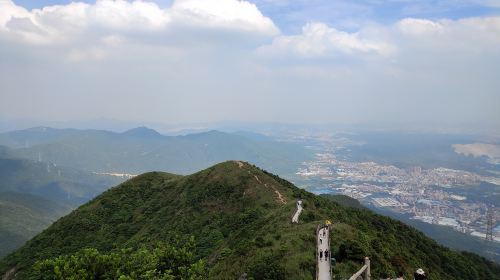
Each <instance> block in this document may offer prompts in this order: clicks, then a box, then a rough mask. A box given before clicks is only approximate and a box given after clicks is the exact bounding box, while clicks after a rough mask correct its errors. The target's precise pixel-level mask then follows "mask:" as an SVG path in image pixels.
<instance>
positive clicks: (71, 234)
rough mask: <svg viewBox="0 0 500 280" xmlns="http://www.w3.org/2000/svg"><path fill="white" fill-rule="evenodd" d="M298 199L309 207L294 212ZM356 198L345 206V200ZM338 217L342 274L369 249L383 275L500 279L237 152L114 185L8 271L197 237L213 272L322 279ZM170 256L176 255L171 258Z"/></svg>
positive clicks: (375, 272)
mask: <svg viewBox="0 0 500 280" xmlns="http://www.w3.org/2000/svg"><path fill="white" fill-rule="evenodd" d="M298 199H301V200H302V201H303V205H304V211H303V213H302V214H301V216H300V219H299V221H300V222H299V223H298V224H292V223H291V217H292V215H293V213H294V210H295V204H296V201H297V200H298ZM336 201H338V202H339V203H342V204H343V205H346V207H344V206H341V205H340V204H339V203H337V202H336ZM327 219H328V220H331V221H333V225H332V229H331V235H330V236H331V244H332V245H331V254H332V256H333V257H335V259H336V260H337V263H336V265H335V267H334V270H333V271H334V275H335V277H336V278H335V279H346V278H348V277H350V276H351V275H352V274H353V273H354V272H355V271H357V270H358V269H359V268H360V267H361V264H362V260H363V258H364V257H365V256H369V257H370V260H371V268H372V270H371V274H372V278H373V279H381V278H384V279H385V278H387V277H395V276H396V274H398V273H403V274H404V275H405V279H410V277H411V276H410V275H411V274H412V272H413V271H415V269H416V268H420V267H421V268H423V269H424V270H425V271H426V272H427V273H428V274H429V279H433V280H439V279H443V280H445V279H446V280H449V279H454V280H470V279H491V280H495V279H500V266H499V265H498V264H495V263H492V262H490V261H487V260H486V259H484V258H482V257H479V256H477V255H474V254H471V253H461V252H456V251H452V250H449V249H447V248H444V247H442V246H440V245H438V244H437V243H436V242H435V241H433V240H431V239H429V238H428V237H426V236H425V235H424V234H422V233H421V232H419V231H417V230H415V229H413V228H411V227H408V226H406V225H404V224H403V223H401V222H398V221H395V220H392V219H390V218H387V217H384V216H380V215H377V214H374V213H373V212H371V211H369V210H367V209H364V208H362V207H360V205H359V204H358V203H357V202H356V201H354V200H352V199H349V198H346V197H340V198H335V197H330V196H315V195H313V194H311V193H308V192H306V191H304V190H302V189H299V188H297V187H295V186H293V185H292V184H291V183H289V182H287V181H285V180H283V179H281V178H279V177H278V176H275V175H273V174H271V173H268V172H266V171H263V170H261V169H259V168H257V167H255V166H253V165H251V164H248V163H245V162H237V161H228V162H224V163H220V164H217V165H215V166H213V167H210V168H208V169H205V170H202V171H200V172H197V173H195V174H192V175H189V176H180V175H174V174H170V173H163V172H150V173H145V174H142V175H140V176H137V177H135V178H133V179H130V180H128V181H126V182H125V183H122V184H120V185H119V186H117V187H114V188H112V189H110V190H108V191H106V192H104V193H103V194H102V195H100V196H98V197H96V198H95V199H93V200H92V201H90V202H89V203H86V204H85V205H82V206H81V207H79V208H78V209H77V210H75V211H73V212H72V213H70V214H69V215H67V216H65V217H63V218H61V219H60V220H58V221H57V222H55V223H54V224H53V225H51V226H50V227H49V228H48V229H46V230H45V231H43V232H42V233H40V234H39V235H37V236H36V237H34V238H33V239H32V240H30V241H29V242H28V243H27V244H26V245H24V246H23V247H22V248H20V249H19V250H17V251H16V252H14V253H12V254H10V255H9V256H7V257H6V258H4V259H3V260H1V261H0V273H2V274H3V273H5V272H6V271H15V273H12V275H16V279H31V277H33V276H34V275H35V274H34V268H33V266H32V265H33V263H34V262H35V261H37V260H43V259H52V258H55V257H57V256H60V255H67V254H74V253H76V252H78V251H80V250H81V249H83V248H95V249H98V250H99V251H100V252H115V253H116V254H121V253H126V252H128V251H127V250H125V251H122V250H121V249H124V248H131V249H135V248H140V247H141V246H149V247H153V248H154V246H155V244H157V243H158V242H166V243H169V242H173V240H179V239H180V240H186V239H189V238H190V236H193V237H194V238H195V243H196V246H195V249H194V251H192V252H189V253H192V254H194V256H196V258H198V259H203V260H204V261H205V263H206V266H207V267H208V274H207V277H208V279H238V278H239V277H240V276H242V275H244V274H247V276H248V277H252V278H253V279H290V280H294V279H300V280H304V279H305V280H308V279H311V280H312V279H315V276H316V274H315V270H316V257H315V247H316V239H315V229H316V227H317V226H318V225H319V224H321V223H324V222H325V220H327ZM165 261H167V262H168V259H166V260H165Z"/></svg>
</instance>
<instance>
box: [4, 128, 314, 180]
mask: <svg viewBox="0 0 500 280" xmlns="http://www.w3.org/2000/svg"><path fill="white" fill-rule="evenodd" d="M45 134H48V135H47V136H46V135H45ZM26 143H29V144H33V143H34V145H26ZM2 144H3V145H9V146H10V147H12V148H16V149H15V150H14V152H15V154H16V155H17V156H19V157H23V158H27V159H31V160H42V161H46V162H51V163H56V164H58V165H63V166H68V167H73V168H77V169H81V170H86V171H91V172H116V173H132V174H139V173H143V172H147V171H150V170H168V171H169V172H175V173H179V174H189V173H192V172H195V171H198V170H200V169H203V168H207V167H209V166H211V165H213V164H215V163H218V162H221V161H225V160H231V159H236V158H237V159H243V160H246V161H249V162H252V163H255V164H259V165H261V166H264V167H265V168H267V169H269V170H272V171H273V172H279V173H280V174H294V173H295V171H296V167H297V166H299V165H300V164H301V163H302V162H303V161H305V160H308V159H311V158H312V154H311V153H310V152H309V151H307V150H305V149H304V148H302V147H300V146H296V145H292V144H287V143H281V142H275V141H271V140H269V139H267V140H262V139H261V140H255V139H250V138H247V137H244V136H240V135H236V134H230V133H223V132H218V131H209V132H204V133H198V134H189V135H186V136H164V135H161V134H159V133H158V132H156V131H154V130H152V129H149V128H146V127H139V128H135V129H131V130H129V131H126V132H123V133H115V132H109V131H100V130H73V129H71V130H57V129H48V128H45V130H44V129H41V128H39V129H31V130H27V131H24V130H22V131H14V132H9V133H3V134H0V145H2Z"/></svg>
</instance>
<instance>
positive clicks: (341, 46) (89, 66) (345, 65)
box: [0, 0, 500, 128]
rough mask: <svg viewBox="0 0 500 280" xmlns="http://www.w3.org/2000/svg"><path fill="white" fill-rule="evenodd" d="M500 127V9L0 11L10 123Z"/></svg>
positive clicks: (21, 0) (190, 3)
mask: <svg viewBox="0 0 500 280" xmlns="http://www.w3.org/2000/svg"><path fill="white" fill-rule="evenodd" d="M99 118H105V119H117V120H129V121H134V122H156V123H193V122H217V121H252V122H285V123H305V124H307V123H311V124H313V123H314V124H318V123H342V124H351V123H352V124H356V123H365V124H371V123H373V124H376V123H397V124H401V125H403V126H404V125H405V124H408V123H419V124H434V125H435V124H443V125H454V126H457V125H462V126H464V127H465V126H471V125H483V126H489V127H494V128H500V0H421V1H413V0H387V1H383V0H362V1H349V0H324V1H322V0H295V1H289V0H255V1H238V0H158V1H125V0H116V1H113V0H98V1H81V2H72V1H66V0H37V1H31V0H17V1H11V0H0V120H10V119H33V120H47V121H49V120H50V121H68V120H89V119H99Z"/></svg>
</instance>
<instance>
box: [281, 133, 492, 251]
mask: <svg viewBox="0 0 500 280" xmlns="http://www.w3.org/2000/svg"><path fill="white" fill-rule="evenodd" d="M284 138H286V140H288V141H290V142H296V143H301V144H303V145H306V146H308V148H310V149H311V150H313V151H315V158H314V160H311V161H306V162H303V164H302V166H301V167H299V168H298V170H297V172H296V174H295V175H296V177H297V178H296V181H297V183H298V184H300V185H302V186H303V187H305V188H307V189H308V190H310V191H312V192H315V193H334V194H343V195H347V196H349V197H352V198H355V199H357V200H359V201H360V202H362V203H363V204H365V205H372V206H374V207H376V208H383V209H387V210H390V211H393V212H396V213H399V214H403V215H405V216H407V217H409V218H410V219H415V220H420V221H422V222H425V223H428V224H435V225H443V226H449V227H451V228H453V229H454V230H456V231H459V232H462V233H466V234H469V235H472V236H476V237H478V238H481V239H485V238H486V235H487V232H488V217H489V216H490V217H491V218H490V227H491V231H490V232H492V236H491V239H492V241H495V242H500V225H498V223H496V221H497V220H498V219H497V214H498V213H497V212H498V211H497V207H498V203H499V202H498V201H495V198H494V197H495V196H498V189H499V186H500V176H499V174H498V172H497V171H496V170H497V166H495V168H491V169H492V170H488V169H485V170H486V171H487V172H482V173H481V174H479V172H473V171H471V170H459V169H458V168H450V166H446V167H439V166H437V167H436V166H433V167H429V166H425V167H424V166H420V165H418V164H408V163H405V164H403V165H404V166H396V165H397V164H390V163H387V162H388V161H387V160H386V161H384V160H380V161H379V160H378V158H377V157H376V156H375V157H374V158H375V160H360V159H359V158H355V157H352V156H350V155H352V154H354V152H357V154H360V152H359V147H363V145H365V144H366V143H369V141H370V139H369V138H365V139H364V140H365V141H359V138H358V139H356V140H353V139H350V138H349V137H346V136H338V135H334V134H318V135H309V136H304V134H301V135H297V134H296V135H287V137H284ZM402 145H403V146H404V145H405V144H404V143H403V144H402ZM401 147H402V146H395V147H394V148H395V149H397V148H401ZM449 147H450V152H449V153H451V154H453V153H454V152H453V149H452V145H451V144H450V145H449ZM351 149H352V150H351ZM363 152H364V150H363ZM394 153H395V154H396V153H397V152H394ZM415 153H416V154H418V151H415ZM398 156H400V155H398V154H397V155H396V158H397V157H398ZM433 156H434V155H431V157H433ZM448 156H449V155H448ZM451 156H453V155H451ZM455 156H456V155H455ZM436 157H437V156H436ZM463 158H464V159H465V160H468V157H465V156H464V157H463ZM470 160H477V158H472V157H471V158H470ZM376 161H377V162H376ZM382 162H384V163H382ZM429 162H432V163H433V164H434V165H435V161H433V160H432V159H431V160H429ZM490 166H491V165H490ZM492 197H493V198H492ZM488 211H490V212H491V214H490V215H488V214H489V213H488Z"/></svg>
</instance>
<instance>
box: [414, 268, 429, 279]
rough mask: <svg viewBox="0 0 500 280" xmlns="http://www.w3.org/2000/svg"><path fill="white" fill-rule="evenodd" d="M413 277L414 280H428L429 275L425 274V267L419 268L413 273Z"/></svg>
mask: <svg viewBox="0 0 500 280" xmlns="http://www.w3.org/2000/svg"><path fill="white" fill-rule="evenodd" d="M413 279H414V280H427V276H426V275H425V272H424V270H423V269H421V268H419V269H417V271H415V273H413Z"/></svg>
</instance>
